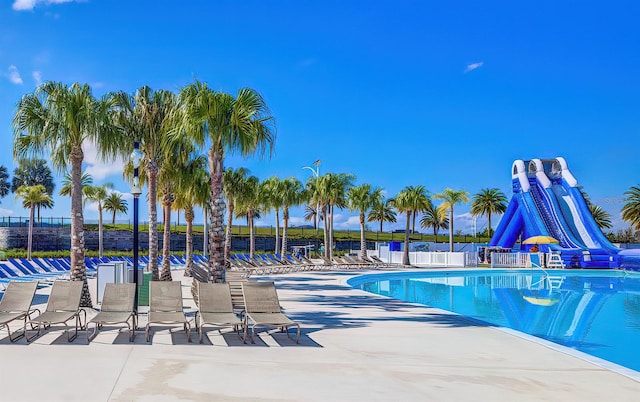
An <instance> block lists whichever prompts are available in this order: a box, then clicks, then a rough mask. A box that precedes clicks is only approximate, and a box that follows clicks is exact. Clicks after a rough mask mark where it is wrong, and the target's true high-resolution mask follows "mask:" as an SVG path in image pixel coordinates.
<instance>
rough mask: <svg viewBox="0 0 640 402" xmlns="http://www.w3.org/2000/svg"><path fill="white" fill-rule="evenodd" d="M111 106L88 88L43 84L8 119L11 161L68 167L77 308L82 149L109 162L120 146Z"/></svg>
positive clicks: (81, 270) (81, 276) (86, 300)
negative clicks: (41, 160) (89, 146)
mask: <svg viewBox="0 0 640 402" xmlns="http://www.w3.org/2000/svg"><path fill="white" fill-rule="evenodd" d="M111 106H112V105H111V104H110V103H109V102H107V101H106V100H105V101H98V100H96V99H95V98H94V97H93V95H92V93H91V88H90V87H89V86H88V85H80V84H77V83H76V84H72V85H71V86H67V85H64V84H61V83H57V82H45V83H43V84H42V85H40V86H39V87H38V88H37V89H36V90H35V91H34V92H33V93H30V94H27V95H25V96H23V97H22V99H21V100H20V102H19V103H18V105H17V108H16V113H15V116H14V118H13V131H14V144H13V154H14V158H16V159H22V158H29V157H35V156H40V155H42V154H43V153H44V152H48V154H49V156H50V158H51V159H50V160H51V162H52V165H53V167H54V168H55V169H57V170H58V171H65V170H67V168H68V167H70V168H71V182H72V186H71V250H70V254H71V280H81V281H83V282H84V285H83V294H82V301H81V305H82V306H83V307H91V306H92V303H91V295H90V294H89V287H88V285H87V281H86V279H87V275H86V270H85V265H84V215H83V211H82V191H81V184H82V183H81V172H82V162H83V160H84V151H83V150H82V145H83V144H84V143H87V142H92V143H94V144H95V145H96V147H97V149H98V154H99V157H100V158H101V159H103V160H104V159H108V158H113V157H114V156H115V155H116V152H117V151H118V148H119V146H120V144H119V143H117V142H114V141H110V140H111V138H112V136H111V135H110V133H111V129H112V125H111V124H110V122H109V120H108V118H107V117H108V112H109V110H110V108H111Z"/></svg>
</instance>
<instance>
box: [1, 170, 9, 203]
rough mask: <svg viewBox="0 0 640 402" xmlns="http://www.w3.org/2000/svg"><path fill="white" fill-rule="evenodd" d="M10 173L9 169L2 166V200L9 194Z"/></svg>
mask: <svg viewBox="0 0 640 402" xmlns="http://www.w3.org/2000/svg"><path fill="white" fill-rule="evenodd" d="M9 188H10V187H9V173H8V172H7V168H6V167H4V166H0V198H4V197H6V196H7V194H9Z"/></svg>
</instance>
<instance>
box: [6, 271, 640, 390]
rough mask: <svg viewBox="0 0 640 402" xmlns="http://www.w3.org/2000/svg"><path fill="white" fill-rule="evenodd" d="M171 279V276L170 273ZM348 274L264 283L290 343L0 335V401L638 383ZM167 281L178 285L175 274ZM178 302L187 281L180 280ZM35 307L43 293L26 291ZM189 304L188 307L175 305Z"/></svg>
mask: <svg viewBox="0 0 640 402" xmlns="http://www.w3.org/2000/svg"><path fill="white" fill-rule="evenodd" d="M175 274H177V275H176V276H180V275H181V274H180V273H179V272H175ZM350 275H353V273H329V272H320V273H300V274H290V275H282V276H274V277H272V278H273V279H274V280H275V281H276V282H277V287H278V290H279V295H280V298H281V302H282V304H283V306H284V307H285V309H286V312H287V314H288V315H290V316H291V317H292V318H293V319H295V320H298V321H300V322H301V323H302V325H303V336H302V338H301V341H300V344H299V345H296V344H295V343H293V342H292V341H290V340H289V339H287V337H286V335H284V334H281V333H270V334H267V333H261V335H260V337H259V339H258V340H257V342H256V344H255V345H251V344H247V345H244V344H242V342H241V341H240V340H239V339H238V337H237V336H236V335H235V334H233V333H226V334H224V335H220V334H219V333H217V332H216V331H212V332H210V333H209V336H208V337H207V341H206V342H205V344H197V343H195V342H197V336H196V334H195V333H192V334H191V337H192V339H193V340H194V341H195V342H194V343H187V342H186V337H185V334H184V332H179V331H178V330H176V332H175V333H172V334H170V333H169V332H168V331H167V330H166V329H165V330H160V331H158V332H156V333H155V334H154V336H153V339H152V342H151V344H147V343H146V342H145V340H144V332H138V335H137V336H136V339H135V342H134V344H130V343H129V342H127V335H126V333H125V332H123V333H121V334H118V333H117V331H116V330H109V329H108V328H107V329H106V330H105V331H104V332H102V333H100V334H99V335H98V337H97V338H96V339H95V340H94V341H93V342H91V344H87V342H86V338H85V336H84V334H83V335H81V336H79V337H78V339H77V340H76V341H75V342H73V343H67V341H66V337H65V336H64V334H63V332H62V331H61V329H60V328H52V330H51V331H49V332H47V333H46V334H44V335H43V336H41V337H40V338H38V339H37V340H35V341H34V342H33V343H32V344H29V345H27V344H26V343H25V342H24V340H21V341H19V342H18V343H16V344H11V343H10V342H9V340H8V338H6V335H5V338H3V339H2V340H0V358H1V359H2V366H1V367H2V370H1V373H2V375H1V377H0V378H1V381H2V385H1V390H0V392H1V396H0V399H1V400H6V401H21V400H32V401H33V400H38V401H63V400H64V401H70V400H82V401H129V400H135V401H174V400H196V401H200V400H202V401H205V400H206V401H212V400H226V401H251V400H256V401H258V400H259V401H269V400H273V401H283V400H292V401H327V400H330V401H375V400H391V401H407V400H416V401H417V400H420V401H426V400H434V401H447V400H450V401H483V400H487V401H514V400H518V401H525V400H532V401H538V400H549V401H560V400H561V401H570V400H575V401H615V400H636V399H637V397H638V394H639V393H640V382H637V381H635V380H632V379H630V378H628V377H625V376H623V375H620V374H617V373H615V372H612V371H609V370H607V369H604V368H602V367H600V366H597V365H594V364H592V363H589V362H587V361H584V360H582V359H579V358H576V357H574V356H571V355H568V354H565V353H561V352H559V351H557V350H553V349H552V348H549V347H547V346H544V345H542V344H540V343H537V342H532V341H530V340H527V339H523V338H521V337H517V336H514V335H512V334H509V333H506V332H504V331H502V330H499V329H496V328H492V327H486V326H482V325H479V324H477V323H474V322H471V321H467V320H465V319H463V318H461V317H458V316H455V315H452V314H449V313H446V312H443V311H442V310H437V309H433V308H426V307H421V306H417V305H412V304H409V303H404V302H399V301H394V300H391V299H387V298H384V297H379V296H375V295H371V294H368V293H365V292H362V291H359V290H355V289H351V288H350V287H348V286H346V285H344V280H345V279H346V278H347V277H349V276H350ZM176 279H178V278H176ZM182 281H183V284H184V287H183V290H184V292H183V293H184V295H185V296H189V297H190V293H189V285H190V280H189V279H186V278H185V279H182ZM37 301H38V302H40V303H45V302H46V295H44V294H43V295H40V294H38V295H37ZM185 304H186V305H189V306H192V300H186V301H185Z"/></svg>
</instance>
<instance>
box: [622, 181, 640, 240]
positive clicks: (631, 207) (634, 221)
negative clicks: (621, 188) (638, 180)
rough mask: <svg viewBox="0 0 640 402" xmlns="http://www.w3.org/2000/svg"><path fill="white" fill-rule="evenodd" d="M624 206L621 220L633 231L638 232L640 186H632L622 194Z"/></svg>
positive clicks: (639, 223) (639, 225) (639, 226)
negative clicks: (627, 223)
mask: <svg viewBox="0 0 640 402" xmlns="http://www.w3.org/2000/svg"><path fill="white" fill-rule="evenodd" d="M624 195H626V197H625V198H624V200H623V201H624V202H625V204H624V205H623V206H622V219H623V220H624V221H626V222H629V224H630V225H631V226H632V227H633V228H634V229H635V230H640V185H639V186H632V187H631V188H630V189H629V190H627V191H625V192H624Z"/></svg>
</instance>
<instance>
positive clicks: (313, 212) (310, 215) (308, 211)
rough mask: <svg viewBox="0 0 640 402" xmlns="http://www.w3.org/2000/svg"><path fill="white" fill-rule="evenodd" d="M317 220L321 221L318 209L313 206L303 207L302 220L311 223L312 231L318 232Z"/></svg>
mask: <svg viewBox="0 0 640 402" xmlns="http://www.w3.org/2000/svg"><path fill="white" fill-rule="evenodd" d="M318 219H322V216H320V215H318V207H317V206H316V205H313V204H307V205H305V206H304V220H305V222H311V221H313V230H318Z"/></svg>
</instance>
